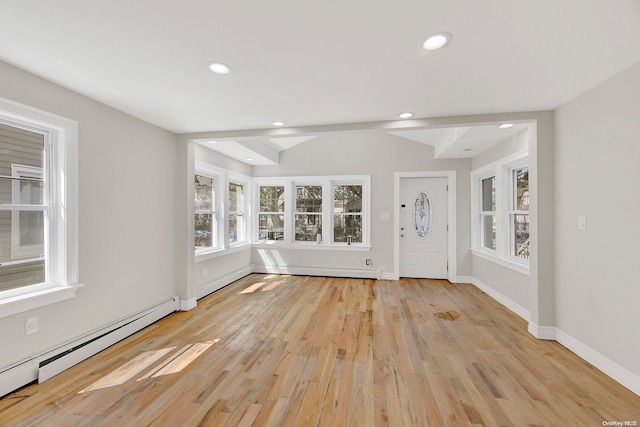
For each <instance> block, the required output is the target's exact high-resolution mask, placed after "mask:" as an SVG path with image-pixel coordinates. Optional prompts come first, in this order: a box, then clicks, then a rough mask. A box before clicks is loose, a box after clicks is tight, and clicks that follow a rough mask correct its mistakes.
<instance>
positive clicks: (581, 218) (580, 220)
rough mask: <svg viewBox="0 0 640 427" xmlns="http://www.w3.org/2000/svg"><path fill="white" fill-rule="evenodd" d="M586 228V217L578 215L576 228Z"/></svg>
mask: <svg viewBox="0 0 640 427" xmlns="http://www.w3.org/2000/svg"><path fill="white" fill-rule="evenodd" d="M586 229H587V217H586V216H582V215H581V216H579V217H578V230H586Z"/></svg>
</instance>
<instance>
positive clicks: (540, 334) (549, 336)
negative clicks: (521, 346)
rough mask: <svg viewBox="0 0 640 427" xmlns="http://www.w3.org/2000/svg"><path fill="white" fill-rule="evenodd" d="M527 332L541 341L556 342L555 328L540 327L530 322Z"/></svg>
mask: <svg viewBox="0 0 640 427" xmlns="http://www.w3.org/2000/svg"><path fill="white" fill-rule="evenodd" d="M527 331H528V332H529V333H530V334H531V335H533V336H534V337H536V338H537V339H539V340H548V341H555V340H556V328H555V327H554V326H540V325H536V324H535V323H533V322H531V321H529V326H528V327H527Z"/></svg>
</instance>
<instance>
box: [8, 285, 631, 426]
mask: <svg viewBox="0 0 640 427" xmlns="http://www.w3.org/2000/svg"><path fill="white" fill-rule="evenodd" d="M526 328H527V325H526V323H525V322H524V321H523V320H522V319H520V318H519V317H517V316H516V315H514V314H513V313H511V312H509V311H508V310H507V309H505V308H503V307H502V306H501V305H499V304H498V303H497V302H495V301H494V300H492V299H491V298H490V297H488V296H487V295H486V294H484V293H483V292H481V291H479V290H478V289H476V288H475V287H473V286H471V285H452V284H450V283H449V282H447V281H442V280H418V279H403V280H401V281H372V280H361V279H335V278H322V277H302V276H300V277H295V276H270V275H260V274H253V275H250V276H247V277H245V278H243V279H241V280H239V281H237V282H235V283H233V284H231V285H229V286H227V287H226V288H224V289H222V290H220V291H218V292H216V293H214V294H212V295H210V296H208V297H206V298H204V299H202V300H200V301H199V302H198V307H197V308H196V309H194V310H192V311H189V312H184V313H176V314H173V315H171V316H168V317H167V318H165V319H162V320H161V321H159V322H157V323H156V324H154V325H152V326H150V327H148V328H146V329H144V330H143V331H141V332H139V333H137V334H135V335H133V336H131V337H129V338H128V339H126V340H124V341H122V342H120V343H118V344H116V345H114V346H112V347H110V348H109V349H107V350H105V351H103V352H102V353H100V354H98V355H96V356H94V357H92V358H90V359H88V360H86V361H85V362H83V363H81V364H79V365H77V366H75V367H73V368H71V369H69V370H67V371H65V372H63V373H62V374H60V375H58V376H56V377H54V378H52V379H51V380H49V381H47V382H45V383H43V384H40V385H31V386H28V387H25V388H23V389H22V390H19V391H17V392H15V393H13V394H10V395H8V396H6V397H4V398H3V399H2V400H0V425H10V426H23V425H46V426H71V425H81V426H99V425H107V426H112V425H115V426H143V425H144V426H146V425H154V426H199V425H203V426H205V425H206V426H249V425H255V426H263V425H265V426H317V425H320V426H332V427H333V426H387V425H388V426H427V425H430V426H552V425H553V426H594V427H595V426H602V425H603V421H638V424H640V397H638V396H636V395H635V394H633V393H632V392H630V391H629V390H627V389H625V388H624V387H622V386H621V385H619V384H618V383H616V382H615V381H613V380H612V379H610V378H608V377H607V376H606V375H604V374H603V373H601V372H600V371H598V370H597V369H595V368H594V367H593V366H591V365H590V364H588V363H586V362H585V361H583V360H582V359H580V358H579V357H577V356H576V355H574V354H573V353H571V352H570V351H568V350H567V349H565V348H564V347H562V346H561V345H559V344H557V343H555V342H548V341H539V340H536V339H535V338H533V337H532V336H531V335H529V334H528V333H527V331H526Z"/></svg>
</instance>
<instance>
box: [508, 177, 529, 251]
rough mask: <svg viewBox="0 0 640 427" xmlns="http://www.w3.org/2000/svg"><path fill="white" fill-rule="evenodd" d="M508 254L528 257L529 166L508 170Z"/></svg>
mask: <svg viewBox="0 0 640 427" xmlns="http://www.w3.org/2000/svg"><path fill="white" fill-rule="evenodd" d="M510 175H511V176H510V186H511V191H510V195H511V200H510V204H511V208H510V210H509V226H510V236H511V237H510V239H511V241H510V254H511V255H513V256H515V257H518V258H522V259H529V167H528V166H524V167H520V168H514V169H511V170H510Z"/></svg>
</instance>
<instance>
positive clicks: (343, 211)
mask: <svg viewBox="0 0 640 427" xmlns="http://www.w3.org/2000/svg"><path fill="white" fill-rule="evenodd" d="M333 241H334V242H346V243H348V244H351V243H362V185H334V186H333Z"/></svg>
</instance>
